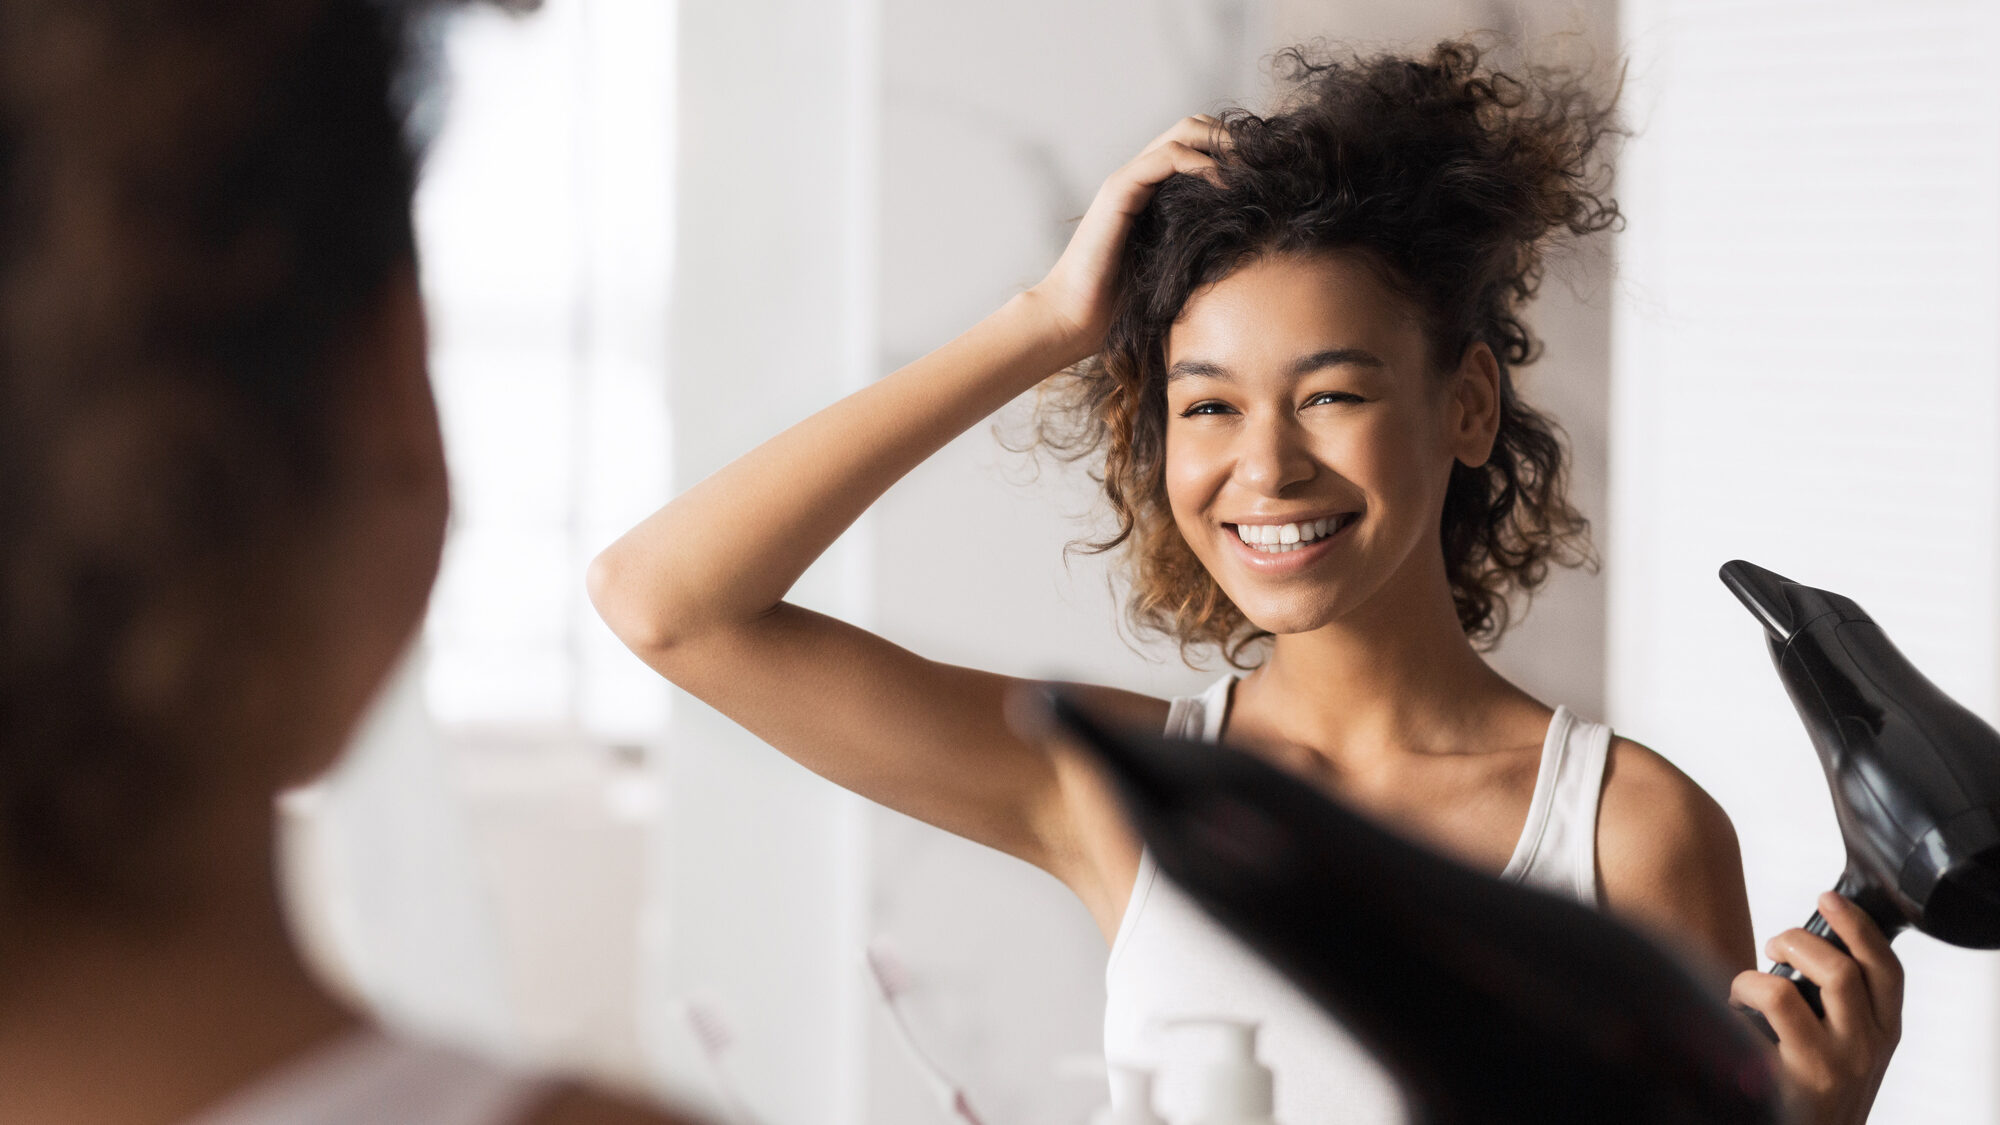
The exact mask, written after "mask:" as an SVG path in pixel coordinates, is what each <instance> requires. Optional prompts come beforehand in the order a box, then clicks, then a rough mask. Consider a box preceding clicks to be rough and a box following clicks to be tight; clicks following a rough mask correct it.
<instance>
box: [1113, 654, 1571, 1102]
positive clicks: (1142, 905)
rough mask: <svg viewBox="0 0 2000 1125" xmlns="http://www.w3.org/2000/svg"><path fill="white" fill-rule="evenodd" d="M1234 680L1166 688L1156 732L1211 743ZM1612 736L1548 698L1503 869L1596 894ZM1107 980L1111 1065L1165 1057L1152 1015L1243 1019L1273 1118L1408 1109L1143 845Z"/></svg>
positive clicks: (1382, 1074)
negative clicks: (1263, 1072) (1195, 689)
mask: <svg viewBox="0 0 2000 1125" xmlns="http://www.w3.org/2000/svg"><path fill="white" fill-rule="evenodd" d="M1235 682H1236V677H1234V676H1225V677H1223V678H1222V679H1221V680H1220V681H1218V682H1217V683H1216V684H1215V685H1214V686H1213V687H1211V688H1209V689H1208V690H1207V691H1206V692H1203V693H1202V694H1200V695H1196V696H1186V697H1183V698H1180V699H1176V700H1174V702H1173V707H1172V709H1171V710H1169V711H1168V712H1167V729H1166V733H1167V734H1168V735H1169V736H1170V737H1179V738H1200V739H1202V740H1204V741H1208V742H1213V741H1215V740H1216V739H1217V737H1218V736H1219V735H1220V734H1221V731H1222V723H1223V719H1224V717H1225V716H1226V715H1227V714H1228V710H1229V699H1230V688H1231V686H1232V685H1233V684H1234V683H1235ZM1610 745H1611V728H1609V727H1607V726H1604V725H1603V724H1601V723H1592V722H1587V721H1585V720H1583V719H1579V718H1577V717H1576V715H1574V714H1573V713H1571V712H1570V711H1569V709H1568V708H1565V707H1557V708H1556V713H1555V718H1554V719H1552V720H1550V722H1549V733H1548V736H1547V737H1546V738H1545V739H1544V740H1543V742H1542V763H1541V768H1540V770H1539V771H1538V772H1537V773H1536V775H1535V794H1534V797H1533V799H1532V800H1531V801H1530V803H1529V805H1528V819H1527V822H1526V824H1524V825H1523V827H1522V829H1521V839H1520V842H1519V843H1517V844H1516V845H1515V846H1514V854H1513V856H1512V858H1510V859H1509V860H1508V861H1507V866H1506V868H1505V869H1504V870H1503V871H1502V872H1501V877H1502V878H1503V879H1510V880H1513V881H1515V882H1519V883H1526V884H1529V885H1531V886H1536V887H1540V888H1542V889H1544V890H1549V891H1553V892H1555V893H1558V894H1564V895H1568V896H1570V897H1572V898H1575V899H1577V900H1578V901H1580V902H1582V903H1584V904H1586V905H1589V906H1595V905H1597V797H1598V792H1599V790H1600V789H1601V788H1602V785H1603V780H1604V763H1605V758H1606V754H1607V751H1608V750H1609V748H1610ZM1104 985H1105V1005H1104V1056H1105V1058H1106V1059H1109V1060H1110V1061H1112V1062H1114V1063H1116V1062H1125V1063H1135V1064H1138V1065H1141V1066H1148V1067H1161V1066H1163V1065H1165V1064H1167V1063H1168V1062H1169V1060H1168V1059H1167V1058H1166V1057H1165V1055H1164V1050H1165V1048H1166V1037H1165V1036H1164V1034H1163V1032H1162V1028H1161V1025H1162V1024H1163V1023H1164V1022H1165V1021H1168V1020H1172V1019H1176V1018H1179V1017H1184V1016H1227V1017H1231V1018H1235V1019H1244V1020H1250V1021H1253V1022H1255V1023H1257V1024H1258V1025H1259V1028H1260V1030H1259V1031H1258V1033H1257V1055H1258V1057H1259V1058H1260V1059H1262V1060H1263V1062H1264V1063H1265V1065H1267V1066H1269V1067H1271V1069H1272V1070H1273V1072H1274V1073H1275V1075H1276V1096H1277V1118H1278V1122H1279V1125H1320V1123H1322V1122H1339V1123H1342V1125H1389V1123H1392V1122H1402V1121H1403V1120H1405V1115H1404V1112H1403V1107H1402V1101H1401V1098H1400V1097H1399V1096H1398V1095H1397V1092H1396V1089H1395V1085H1394V1083H1393V1082H1392V1081H1391V1080H1390V1078H1389V1076H1388V1073H1387V1072H1386V1071H1384V1070H1383V1069H1382V1068H1381V1066H1380V1065H1378V1064H1377V1063H1376V1062H1375V1060H1374V1059H1373V1058H1372V1057H1371V1056H1370V1055H1369V1054H1368V1053H1367V1052H1366V1051H1364V1050H1362V1048H1361V1047H1360V1046H1359V1045H1358V1044H1357V1043H1356V1042H1355V1041H1354V1040H1353V1039H1352V1038H1351V1037H1350V1036H1349V1035H1348V1034H1347V1033H1346V1032H1345V1031H1343V1030H1342V1029H1341V1027H1340V1025H1339V1024H1337V1023H1335V1022H1334V1021H1333V1019H1332V1018H1331V1017H1329V1016H1327V1015H1325V1014H1324V1013H1322V1012H1321V1011H1320V1009H1319V1008H1318V1007H1317V1006H1315V1005H1314V1004H1313V1003H1312V1002H1311V1001H1310V1000H1307V999H1306V998H1305V997H1304V996H1302V995H1300V994H1299V993H1298V992H1297V991H1296V990H1295V989H1294V988H1293V987H1292V986H1291V984H1290V983H1288V982H1287V981H1286V980H1285V979H1284V978H1283V977H1282V976H1280V975H1278V973H1277V972H1276V970H1274V969H1272V968H1270V967H1269V966H1268V965H1267V964H1266V963H1265V962H1264V961H1263V959H1262V958H1260V957H1258V956H1257V955H1256V954H1255V953H1253V952H1251V951H1250V949H1249V948H1248V947H1246V946H1245V945H1243V944H1242V943H1241V942H1239V941H1237V940H1236V938H1235V937H1233V936H1232V935H1230V934H1229V933H1228V932H1227V931H1225V930H1224V929H1223V928H1222V927H1221V926H1220V925H1219V924H1218V923H1216V922H1215V921H1214V920H1212V919H1211V918H1210V917H1209V916H1208V915H1207V914H1206V913H1205V912H1203V911H1202V909H1201V908H1200V907H1198V906H1196V905H1195V904H1194V902H1193V900H1191V899H1189V898H1188V897H1187V895H1185V894H1184V893H1182V892H1181V890H1180V889H1179V888H1178V887H1176V886H1174V885H1173V883H1172V882H1171V881H1169V880H1167V879H1164V878H1161V877H1160V876H1159V872H1158V869H1157V868H1156V867H1155V866H1154V865H1153V857H1152V854H1151V853H1150V852H1143V853H1141V855H1140V857H1139V876H1138V878H1137V879H1136V880H1134V881H1133V884H1132V897H1131V900H1130V901H1129V902H1128V903H1127V904H1126V907H1125V917H1124V918H1123V919H1122V920H1121V921H1120V922H1119V925H1118V936H1117V937H1116V938H1115V939H1113V941H1112V944H1111V960H1110V962H1109V964H1107V965H1106V967H1105V970H1104ZM1168 1069H1169V1070H1170V1069H1171V1068H1170V1067H1169V1068H1168ZM1165 1077H1166V1079H1167V1080H1166V1081H1163V1082H1162V1083H1161V1085H1160V1087H1159V1088H1158V1090H1157V1091H1156V1094H1155V1102H1156V1104H1157V1105H1158V1106H1159V1108H1160V1110H1161V1111H1162V1112H1163V1113H1165V1114H1166V1116H1167V1117H1168V1119H1169V1120H1172V1119H1173V1118H1174V1112H1173V1111H1174V1109H1175V1108H1176V1107H1177V1106H1178V1105H1179V1103H1180V1099H1181V1098H1182V1097H1183V1096H1184V1095H1183V1094H1182V1093H1181V1092H1180V1091H1178V1090H1176V1089H1175V1088H1174V1086H1173V1084H1172V1081H1171V1074H1168V1075H1166V1076H1165ZM1114 1100H1115V1099H1114Z"/></svg>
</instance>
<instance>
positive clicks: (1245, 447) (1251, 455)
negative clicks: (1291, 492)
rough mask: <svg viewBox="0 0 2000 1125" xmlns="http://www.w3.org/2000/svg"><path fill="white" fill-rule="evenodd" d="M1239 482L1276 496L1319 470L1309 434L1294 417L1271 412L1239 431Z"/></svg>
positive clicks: (1237, 471) (1237, 464)
mask: <svg viewBox="0 0 2000 1125" xmlns="http://www.w3.org/2000/svg"><path fill="white" fill-rule="evenodd" d="M1239 433H1240V434H1241V438H1240V441H1241V443H1242V444H1241V447H1240V448H1238V449H1237V451H1236V480H1237V483H1239V484H1241V485H1243V486H1245V487H1247V488H1251V489H1255V490H1256V491H1258V492H1262V493H1264V494H1266V495H1270V496H1276V495H1278V494H1280V493H1282V492H1284V491H1285V490H1286V489H1287V488H1290V487H1291V486H1292V485H1295V484H1300V483H1303V482H1305V481H1308V480H1311V479H1312V478H1313V475H1314V473H1316V472H1317V471H1318V466H1317V463H1316V462H1315V461H1314V460H1313V458H1312V452H1311V450H1310V449H1308V448H1307V444H1306V435H1305V434H1304V433H1303V432H1302V431H1301V430H1300V429H1299V427H1298V426H1297V425H1296V424H1295V422H1294V421H1293V420H1292V419H1290V418H1285V417H1274V416H1270V415H1267V416H1265V417H1264V418H1262V419H1254V420H1252V421H1251V422H1250V424H1249V425H1246V426H1244V427H1243V428H1242V430H1241V431H1239Z"/></svg>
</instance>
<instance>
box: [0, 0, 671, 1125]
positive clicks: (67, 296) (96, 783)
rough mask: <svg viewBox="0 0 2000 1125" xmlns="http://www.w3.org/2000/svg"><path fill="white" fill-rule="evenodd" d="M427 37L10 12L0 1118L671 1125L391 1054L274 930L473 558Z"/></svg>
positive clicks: (159, 1123) (281, 9) (1, 259)
mask: <svg viewBox="0 0 2000 1125" xmlns="http://www.w3.org/2000/svg"><path fill="white" fill-rule="evenodd" d="M419 15H420V12H419V8H418V6H416V5H399V4H395V3H386V2H376V0H265V2H260V3H252V4H187V3H184V2H181V0H18V2H11V3H8V4H5V5H0V1121H7V1122H41V1123H71V1122H74V1123H85V1122H87V1123H90V1125H168V1123H171V1122H183V1121H190V1120H196V1119H198V1120H199V1121H201V1122H202V1123H204V1125H265V1123H269V1125H279V1123H291V1122H301V1121H314V1122H325V1123H327V1125H345V1123H354V1125H360V1123H362V1122H367V1123H370V1125H375V1123H381V1122H402V1121H423V1122H452V1123H455V1125H520V1123H529V1122H532V1123H540V1125H558V1123H578V1125H584V1123H604V1125H611V1123H617V1125H646V1123H653V1125H666V1123H667V1122H669V1121H671V1120H673V1119H671V1118H669V1117H667V1116H666V1115H663V1114H660V1113H657V1112H653V1111H650V1110H646V1109H642V1108H640V1107H637V1106H634V1105H631V1104H629V1103H627V1102H624V1101H621V1100H618V1099H614V1098H610V1097H607V1096H604V1095H601V1094H595V1093H591V1092H589V1091H586V1090H582V1089H579V1088H575V1087H571V1086H568V1085H565V1084H562V1083H558V1082H555V1081H552V1080H550V1079H548V1078H545V1077H541V1076H537V1075H534V1074H530V1073H525V1072H521V1071H517V1070H513V1069H510V1068H507V1067H503V1066H499V1065H495V1064H493V1063H490V1062H486V1061H483V1060H480V1059H476V1058H472V1057H470V1056H467V1055H464V1054H462V1053H459V1052H457V1051H453V1050H450V1049H447V1048H443V1047H440V1046H435V1045H430V1044H424V1043H420V1042H417V1041H415V1040H412V1039H410V1038H407V1037H405V1036H402V1035H399V1034H394V1033H391V1032H387V1031H384V1030H381V1029H379V1028H376V1027H373V1026H372V1025H371V1023H370V1021H369V1020H368V1018H367V1017H366V1016H365V1015H364V1014H363V1013H361V1012H358V1011H356V1010H354V1009H353V1008H351V1007H349V1006H348V1005H347V1004H345V1003H343V1002H342V1001H340V1000H339V999H337V998H336V997H335V996H333V995H332V994H330V993H329V992H328V991H327V990H326V989H325V988H324V987H322V986H321V984H320V983H319V982H318V981H316V980H315V979H314V978H313V977H312V976H311V975H310V974H309V973H308V972H307V970H306V968H305V966H304V964H303V963H302V961H301V959H300V957H299V955H298V953H297V951H296V950H295V949H294V948H293V946H292V943H291V936H290V934H289V933H288V932H287V929H286V925H285V919H284V917H283V915H282V911H281V909H280V895H279V890H278V887H277V884H276V880H275V878H274V862H273V860H274V856H273V840H274V827H275V826H274V823H273V820H274V817H273V802H272V798H273V795H274V794H275V793H277V792H278V791H279V790H280V789H281V788H283V787H285V786H287V785H289V784H292V783H296V782H298V781H300V780H303V779H306V778H309V777H311V776H312V775H313V774H315V773H317V772H318V771H320V770H321V769H323V768H324V767H326V766H327V765H328V764H329V763H331V762H332V761H334V760H335V759H336V758H337V757H338V755H339V753H340V750H341V748H342V746H343V745H344V744H345V742H346V741H347V739H348V737H349V735H350V733H351V731H352V729H353V727H354V725H355V722H356V721H357V719H358V717H359V716H360V714H361V712H362V710H363V708H364V707H365V705H366V704H367V703H368V701H369V700H370V698H371V697H372V696H373V695H374V694H375V692H376V690H377V689H378V688H379V687H380V685H381V684H382V682H383V680H384V678H385V676H386V675H387V674H388V672H389V670H390V669H391V668H392V667H393V666H394V665H395V663H396V662H397V660H398V658H399V656H400V654H401V653H402V651H403V650H404V649H405V647H406V646H407V645H408V643H409V641H410V639H411V637H412V636H413V634H414V632H415V630H416V628H417V626H418V623H419V621H420V620H421V618H422V614H423V609H424V603H425V601H426V599H427V597H428V595H429V591H430V588H431V582H432V579H433V578H434V577H435V575H436V573H437V564H438V551H439V546H440V543H441V542H442V538H443V534H444V525H445V511H446V506H447V498H446V489H445V473H444V463H443V459H442V456H441V447H440V437H439V433H438V424H437V418H436V415H435V413H434V411H433V409H432V403H431V395H430V388H429V385H428V383H427V380H426V373H425V368H424V325H423V312H422V307H421V305H420V303H419V298H418V292H417V280H416V271H415V262H414V248H413V244H412V236H411V226H410V194H411V189H412V185H413V180H414V174H415V169H414V163H415V162H414V159H413V157H412V150H411V145H410V144H409V140H408V137H407V136H406V130H405V123H404V115H405V112H406V111H407V109H408V107H409V102H410V100H411V97H412V95H413V94H415V93H417V90H416V89H415V87H414V85H413V83H414V81H415V79H417V78H418V77H420V76H419V75H418V74H417V73H416V72H415V69H414V68H413V67H411V65H410V64H409V61H408V60H407V59H406V58H405V55H406V47H407V41H408V40H409V39H410V38H411V34H412V30H413V29H412V26H411V24H412V22H413V21H414V20H415V19H417V18H419Z"/></svg>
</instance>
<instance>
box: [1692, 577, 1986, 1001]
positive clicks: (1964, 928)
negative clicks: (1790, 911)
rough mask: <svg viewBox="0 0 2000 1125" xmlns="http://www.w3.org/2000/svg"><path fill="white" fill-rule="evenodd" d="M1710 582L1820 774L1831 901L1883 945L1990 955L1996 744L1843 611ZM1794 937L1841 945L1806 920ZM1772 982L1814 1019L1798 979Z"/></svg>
mask: <svg viewBox="0 0 2000 1125" xmlns="http://www.w3.org/2000/svg"><path fill="white" fill-rule="evenodd" d="M1722 582H1723V585H1725V586H1728V587H1729V589H1730V592H1731V593H1734V594H1735V595H1736V596H1737V598H1739V599H1741V600H1742V602H1743V604H1744V605H1745V606H1747V607H1749V610H1750V612H1751V613H1753V614H1755V615H1756V617H1757V620H1758V621H1760V622H1762V623H1763V625H1764V632H1765V633H1766V634H1767V639H1768V640H1769V641H1770V645H1771V662H1772V663H1774V664H1776V665H1777V666H1778V678H1779V679H1781V680H1783V681H1784V684H1785V691H1786V692H1787V693H1788V694H1790V695H1791V697H1792V704H1793V706H1795V707H1797V708H1798V712H1799V718H1800V719H1802V720H1804V722H1805V724H1806V730H1807V731H1808V732H1810V733H1811V735H1812V741H1813V748H1814V749H1816V750H1818V751H1819V759H1820V763H1821V764H1822V765H1823V766H1825V767H1826V782H1827V785H1828V786H1829V787H1830V788H1831V789H1832V790H1833V809H1834V814H1835V816H1836V817H1838V819H1839V821H1840V834H1841V836H1842V837H1844V838H1845V840H1846V842H1847V870H1846V871H1844V872H1842V873H1841V876H1840V882H1838V883H1837V884H1835V885H1834V890H1836V891H1838V892H1839V893H1840V894H1842V895H1844V896H1846V897H1847V898H1849V899H1852V900H1853V901H1854V902H1855V903H1856V905H1858V906H1860V907H1861V909H1863V910H1865V911H1867V913H1868V916H1869V917H1870V918H1873V919H1874V920H1875V924H1876V925H1878V926H1880V927H1881V928H1882V932H1883V933H1884V934H1886V935H1888V936H1889V937H1892V938H1893V937H1895V936H1896V934H1897V933H1899V932H1900V931H1902V930H1903V929H1904V928H1905V927H1908V926H1915V927H1916V928H1917V929H1919V930H1922V931H1923V932H1924V933H1927V934H1929V935H1931V936H1932V937H1934V938H1937V939H1938V940H1940V941H1945V942H1949V943H1951V944H1952V945H1958V946H1964V947H1966V948H1969V949H2000V733H1996V732H1995V731H1994V729H1993V728H1992V727H1990V726H1988V725H1987V724H1986V723H1985V722H1983V721H1981V720H1980V718H1979V717H1978V716H1977V715H1974V714H1973V713H1972V712H1970V711H1968V710H1966V709H1965V708H1964V707H1961V706H1959V704H1958V703H1956V702H1955V701H1953V700H1952V698H1951V697H1950V696H1948V695H1946V694H1945V693H1944V692H1942V691H1939V690H1938V688H1937V685H1935V684H1933V683H1931V682H1930V681H1929V680H1927V679H1925V678H1924V676H1923V673H1921V672H1918V671H1917V670H1916V668H1915V667H1914V666H1912V665H1911V664H1910V662H1909V660H1907V659H1905V658H1904V656H1903V654H1902V653H1900V652H1898V651H1896V646H1895V645H1893V644H1890V643H1889V638H1888V636H1887V635H1886V634H1885V633H1883V632H1882V627H1881V626H1879V625H1877V624H1875V622H1874V621H1873V620H1872V619H1871V618H1870V617H1869V616H1868V614H1866V613H1865V612H1863V611H1862V609H1861V607H1860V606H1858V605H1855V604H1854V602H1853V601H1852V600H1850V599H1848V598H1844V597H1842V596H1840V595H1839V594H1835V593H1831V592H1829V591H1826V590H1817V589H1814V588H1813V587H1811V586H1802V585H1800V584H1798V583H1796V582H1793V581H1791V580H1790V579H1788V578H1784V577H1781V576H1780V575H1776V574H1773V573H1771V572H1770V571H1768V570H1765V569H1764V568H1762V567H1759V566H1752V565H1751V564H1749V563H1747V562H1742V561H1737V562H1730V563H1725V564H1723V567H1722ZM1805 928H1806V929H1807V930H1809V931H1810V932H1812V933H1815V934H1818V935H1820V936H1821V937H1824V938H1826V939H1827V940H1828V941H1831V942H1833V943H1834V944H1835V945H1841V942H1840V939H1839V938H1837V937H1835V936H1834V935H1833V933H1832V932H1831V931H1830V930H1829V928H1828V926H1827V924H1826V920H1825V919H1824V918H1821V917H1820V916H1819V913H1818V912H1817V911H1815V912H1814V913H1813V916H1812V919H1811V920H1810V921H1808V922H1807V923H1806V926H1805ZM1842 948H1845V946H1842ZM1771 972H1773V973H1775V974H1777V975H1778V976H1782V977H1786V978H1789V979H1790V980H1791V981H1792V982H1793V983H1794V984H1796V985H1798V988H1799V992H1800V993H1802V994H1803V995H1804V996H1805V999H1806V1003H1807V1004H1809V1005H1811V1006H1812V1009H1813V1011H1814V1012H1815V1013H1818V1014H1821V1015H1824V1014H1825V1012H1824V1010H1823V1009H1822V1008H1821V1006H1820V999H1819V988H1818V987H1817V986H1815V985H1814V984H1813V983H1812V982H1811V981H1809V980H1806V979H1805V978H1804V977H1802V976H1801V975H1800V974H1799V972H1798V970H1796V969H1794V968H1792V967H1791V966H1790V965H1785V964H1779V965H1776V966H1773V967H1772V969H1771ZM1764 1031H1765V1033H1766V1034H1769V1033H1770V1028H1769V1026H1768V1025H1767V1026H1765V1028H1764ZM1773 1038H1775V1036H1773Z"/></svg>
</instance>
